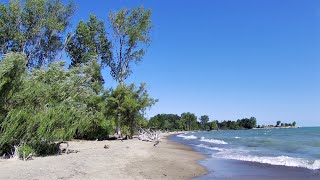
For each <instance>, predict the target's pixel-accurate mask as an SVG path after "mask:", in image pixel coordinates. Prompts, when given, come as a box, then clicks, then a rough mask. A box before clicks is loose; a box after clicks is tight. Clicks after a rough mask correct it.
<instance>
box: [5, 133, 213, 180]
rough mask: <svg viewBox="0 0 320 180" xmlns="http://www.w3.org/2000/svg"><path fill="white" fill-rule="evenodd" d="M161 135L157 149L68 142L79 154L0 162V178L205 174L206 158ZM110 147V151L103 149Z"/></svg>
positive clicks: (135, 142)
mask: <svg viewBox="0 0 320 180" xmlns="http://www.w3.org/2000/svg"><path fill="white" fill-rule="evenodd" d="M170 135H171V134H163V135H162V139H161V142H160V143H159V144H158V146H157V147H154V146H153V143H150V142H144V141H139V140H137V139H132V140H126V141H124V142H121V141H70V142H69V148H70V149H72V150H79V152H78V153H71V154H63V155H56V156H47V157H35V158H34V160H29V161H22V160H13V159H11V160H7V159H0V179H191V178H196V177H199V176H204V175H206V174H207V173H208V171H207V169H206V168H205V167H204V166H201V165H200V164H199V163H198V161H200V160H203V159H205V158H206V155H203V154H201V153H200V152H197V151H194V150H192V148H191V147H189V146H187V145H184V144H180V143H177V142H174V141H172V140H170V139H169V136H170ZM104 145H109V149H104V148H103V147H104Z"/></svg>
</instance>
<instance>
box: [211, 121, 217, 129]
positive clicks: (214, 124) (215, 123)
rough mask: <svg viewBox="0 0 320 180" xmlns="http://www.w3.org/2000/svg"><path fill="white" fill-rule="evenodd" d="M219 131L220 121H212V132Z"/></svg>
mask: <svg viewBox="0 0 320 180" xmlns="http://www.w3.org/2000/svg"><path fill="white" fill-rule="evenodd" d="M217 129H218V121H212V122H211V123H210V130H217Z"/></svg>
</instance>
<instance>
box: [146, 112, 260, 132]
mask: <svg viewBox="0 0 320 180" xmlns="http://www.w3.org/2000/svg"><path fill="white" fill-rule="evenodd" d="M199 120H200V122H199V121H197V116H195V114H193V113H190V112H187V113H182V114H181V116H179V115H176V114H158V115H156V116H154V117H152V118H150V121H149V124H148V126H149V127H150V128H156V129H162V130H167V131H191V130H218V129H222V130H227V129H233V130H237V129H252V128H254V127H256V123H257V120H256V118H254V117H251V118H244V119H239V120H237V121H231V120H229V121H221V122H220V123H219V122H218V121H217V120H214V121H211V122H209V121H210V120H209V116H208V115H203V116H201V117H200V119H199Z"/></svg>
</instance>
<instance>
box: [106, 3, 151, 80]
mask: <svg viewBox="0 0 320 180" xmlns="http://www.w3.org/2000/svg"><path fill="white" fill-rule="evenodd" d="M150 16H151V11H150V10H146V11H145V10H144V8H143V7H139V8H136V9H133V10H128V9H122V10H120V11H119V12H117V13H110V14H109V20H110V22H111V27H112V29H113V35H114V43H113V48H114V49H113V50H114V53H113V58H111V59H108V61H107V64H108V66H109V67H110V69H111V75H112V77H113V78H114V79H115V80H116V81H117V82H119V83H120V84H122V83H123V82H124V80H125V79H127V78H128V77H129V75H130V74H131V73H132V71H131V64H132V63H138V62H140V61H142V57H143V55H144V54H145V51H146V45H148V43H149V42H150V38H149V31H150V29H151V21H150Z"/></svg>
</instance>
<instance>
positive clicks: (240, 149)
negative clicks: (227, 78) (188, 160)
mask: <svg viewBox="0 0 320 180" xmlns="http://www.w3.org/2000/svg"><path fill="white" fill-rule="evenodd" d="M172 139H173V140H175V141H178V142H180V143H183V144H187V145H190V146H192V147H193V149H195V150H197V151H200V152H201V153H204V154H207V155H209V157H210V159H211V160H210V159H209V160H206V161H205V162H202V163H203V164H205V166H207V168H208V169H209V170H210V169H211V170H215V171H217V168H218V169H219V170H220V171H221V170H223V169H222V168H221V166H219V165H218V166H217V164H220V165H221V164H224V165H225V166H229V167H230V168H231V167H232V168H233V170H234V172H236V171H237V170H239V169H242V170H241V173H240V174H239V173H238V174H235V175H243V176H246V175H248V173H247V174H246V173H245V172H246V170H245V169H246V168H244V167H246V166H248V163H252V164H256V166H254V167H255V169H256V172H251V171H252V166H250V168H249V169H250V172H251V173H249V175H252V176H253V177H256V176H259V175H260V174H261V173H262V174H264V173H265V174H268V173H270V171H268V172H265V171H266V169H268V168H269V170H271V171H272V172H273V171H274V172H275V173H277V172H276V171H277V170H272V168H273V169H275V167H277V168H278V167H280V168H283V167H288V168H287V169H282V170H281V172H283V171H288V172H289V171H292V173H297V172H301V173H300V175H302V177H306V176H305V173H306V172H307V173H309V174H308V175H310V177H312V178H319V179H320V175H319V172H320V127H310V128H289V129H254V130H236V131H235V130H225V131H207V132H192V133H185V134H179V135H176V136H173V137H172ZM217 162H219V163H217ZM241 162H242V163H241ZM235 164H237V165H235ZM259 164H260V165H259ZM261 165H268V166H261ZM224 168H225V167H224ZM227 168H228V167H227ZM270 168H271V169H270ZM290 168H291V169H290ZM292 168H293V169H292ZM294 168H295V169H294ZM278 169H279V168H278ZM259 171H260V174H259ZM278 173H280V171H279V172H278ZM228 174H229V175H230V173H228ZM279 175H283V174H281V173H280V174H279ZM292 175H294V177H297V175H298V174H297V175H295V174H292ZM238 179H239V178H238ZM245 179H248V178H245ZM253 179H254V178H253Z"/></svg>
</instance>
